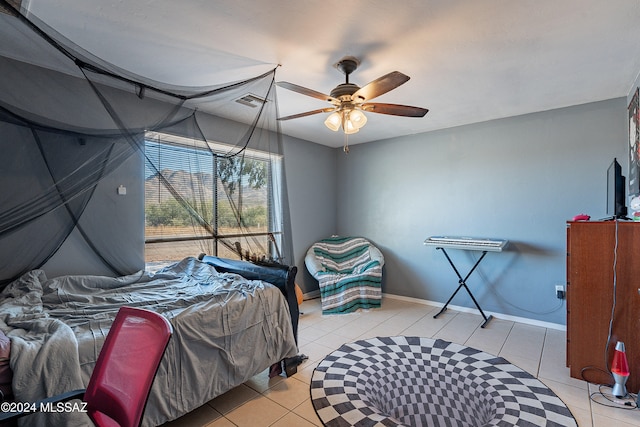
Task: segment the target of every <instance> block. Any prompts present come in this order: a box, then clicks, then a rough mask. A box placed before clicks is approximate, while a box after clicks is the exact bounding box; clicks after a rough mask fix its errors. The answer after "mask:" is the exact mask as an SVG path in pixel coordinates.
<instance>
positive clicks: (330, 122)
mask: <svg viewBox="0 0 640 427" xmlns="http://www.w3.org/2000/svg"><path fill="white" fill-rule="evenodd" d="M324 124H325V126H326V127H328V128H329V129H331V130H332V131H334V132H337V131H338V129H340V125H341V124H342V116H341V114H340V113H339V112H337V111H336V112H334V113H331V114H329V117H327V120H325V121H324Z"/></svg>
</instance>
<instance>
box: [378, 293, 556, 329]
mask: <svg viewBox="0 0 640 427" xmlns="http://www.w3.org/2000/svg"><path fill="white" fill-rule="evenodd" d="M382 296H383V297H387V298H391V299H397V300H401V301H407V302H413V303H416V304H424V305H432V306H435V307H444V303H442V302H437V301H429V300H424V299H420V298H413V297H405V296H402V295H394V294H387V293H383V294H382ZM447 308H451V309H452V310H456V311H461V312H463V313H473V314H478V310H477V309H476V308H471V307H462V306H459V305H452V304H449V305H448V306H447ZM483 311H484V313H485V314H486V315H487V316H489V315H492V316H493V317H495V318H496V319H502V320H509V321H512V322H518V323H524V324H526V325H531V326H540V327H542V328H549V329H556V330H558V331H566V330H567V326H566V325H561V324H559V323H551V322H543V321H541V320H535V319H529V318H526V317H519V316H511V315H509V314H502V313H495V312H491V311H486V310H483Z"/></svg>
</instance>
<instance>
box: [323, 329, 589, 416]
mask: <svg viewBox="0 0 640 427" xmlns="http://www.w3.org/2000/svg"><path fill="white" fill-rule="evenodd" d="M311 400H312V403H313V407H314V408H315V410H316V413H317V414H318V417H320V420H322V422H323V423H324V424H325V425H326V426H332V427H333V426H395V425H410V426H511V425H513V426H516V425H517V426H536V427H538V426H577V423H576V421H575V419H574V418H573V416H572V415H571V412H570V411H569V409H567V407H566V405H565V404H564V403H563V402H562V401H561V400H560V399H559V398H558V397H557V396H556V395H555V394H554V393H553V392H552V391H551V390H549V388H548V387H547V386H545V385H544V384H543V383H542V382H540V381H539V380H537V379H536V378H535V377H533V376H532V375H530V374H528V373H527V372H525V371H523V370H522V369H520V368H518V367H516V366H514V365H512V364H510V363H509V362H507V361H506V360H505V359H503V358H501V357H496V356H493V355H491V354H488V353H484V352H482V351H479V350H476V349H473V348H470V347H465V346H462V345H459V344H454V343H450V342H447V341H442V340H432V339H428V338H420V337H387V338H372V339H368V340H362V341H357V342H354V343H350V344H345V345H343V346H342V347H340V348H339V349H338V350H336V351H334V352H333V353H331V354H329V355H328V356H327V357H326V358H325V359H324V360H323V361H322V362H320V364H319V365H318V367H317V368H316V369H315V371H314V372H313V378H312V380H311Z"/></svg>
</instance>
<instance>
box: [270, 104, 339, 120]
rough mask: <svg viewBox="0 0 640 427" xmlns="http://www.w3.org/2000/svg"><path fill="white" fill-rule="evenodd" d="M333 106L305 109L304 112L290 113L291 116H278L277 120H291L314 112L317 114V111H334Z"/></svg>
mask: <svg viewBox="0 0 640 427" xmlns="http://www.w3.org/2000/svg"><path fill="white" fill-rule="evenodd" d="M335 110H336V109H335V108H331V107H329V108H319V109H317V110H313V111H307V112H305V113H298V114H292V115H291V116H285V117H278V120H291V119H297V118H300V117H307V116H312V115H314V114H319V113H330V112H331V111H335Z"/></svg>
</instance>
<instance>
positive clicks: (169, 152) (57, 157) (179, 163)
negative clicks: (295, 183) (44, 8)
mask: <svg viewBox="0 0 640 427" xmlns="http://www.w3.org/2000/svg"><path fill="white" fill-rule="evenodd" d="M0 11H1V12H2V13H0V147H1V152H2V155H0V180H1V181H0V284H2V283H4V284H6V283H8V282H9V281H11V280H13V279H15V278H16V277H18V276H20V275H21V274H23V273H25V272H27V271H29V270H32V269H35V268H40V267H41V266H43V265H44V264H46V263H47V261H48V260H50V259H51V258H52V257H53V256H54V254H56V252H57V251H58V250H59V248H61V247H62V246H63V244H64V242H65V240H66V239H68V238H69V236H70V235H71V234H72V233H75V234H77V235H79V236H81V238H82V240H83V241H84V242H85V244H86V248H88V249H87V250H90V251H92V252H93V253H94V254H95V256H96V257H97V258H98V259H99V260H100V262H101V263H102V264H104V266H106V268H108V270H109V271H111V272H112V273H113V274H114V275H123V274H130V273H133V272H135V271H137V270H139V269H140V267H141V265H140V264H141V262H140V260H141V259H142V255H141V254H140V253H139V252H142V251H143V247H144V246H143V243H144V238H145V236H144V225H140V227H139V230H140V233H139V234H140V236H138V240H139V241H140V245H138V246H137V247H136V248H133V249H132V248H130V247H126V246H127V245H124V244H123V243H122V241H119V236H120V235H119V234H118V233H114V230H116V229H117V228H118V227H119V224H120V223H121V220H122V218H118V215H113V214H106V213H105V212H104V206H105V201H104V197H102V199H101V202H100V205H95V204H94V203H93V202H94V199H95V194H96V192H97V191H98V189H99V188H100V184H101V182H103V181H104V180H106V179H109V177H113V176H114V175H117V174H118V170H119V168H122V167H124V166H123V165H125V164H128V163H129V162H133V163H134V165H136V166H135V168H137V169H136V170H139V171H140V177H139V178H140V181H144V183H145V184H144V185H145V188H144V191H145V192H146V202H145V200H143V199H145V198H144V197H143V198H141V201H140V213H141V214H142V213H143V212H146V213H147V218H146V226H147V227H148V230H149V229H150V228H149V227H150V226H155V228H153V227H152V228H153V229H154V230H155V232H154V233H155V234H153V236H151V237H150V236H149V235H147V236H146V238H147V247H149V246H153V245H154V244H157V245H162V244H165V243H167V242H169V243H171V242H172V241H175V240H181V241H190V242H192V243H193V244H197V245H198V246H197V247H198V248H199V249H198V250H199V251H201V252H206V253H208V254H219V255H222V256H224V255H229V254H231V255H232V256H236V257H242V256H257V257H260V256H262V257H267V258H269V259H270V260H276V261H280V262H287V261H290V260H291V244H290V238H289V236H288V232H287V230H288V225H287V221H288V213H287V212H286V209H284V210H283V209H282V208H281V207H285V208H286V206H287V201H286V189H285V184H284V168H283V165H282V154H283V153H282V148H281V146H282V141H281V136H280V133H279V128H278V125H277V120H276V116H277V107H276V105H277V102H276V99H275V89H274V87H275V86H274V77H275V70H276V67H273V69H270V70H268V71H267V72H265V73H264V74H262V75H257V76H255V77H253V78H250V79H247V80H244V81H238V82H224V83H222V84H215V83H214V84H212V85H211V86H210V87H197V88H193V87H178V86H175V85H170V84H164V83H160V82H157V81H152V80H150V79H147V78H144V77H143V76H139V75H134V74H132V73H130V72H127V71H125V70H123V69H120V68H118V67H117V66H116V65H113V64H109V63H106V62H105V61H102V60H100V58H97V57H95V56H93V55H91V54H90V53H89V52H86V51H84V50H83V49H81V48H80V47H79V46H78V45H76V44H74V43H72V42H71V41H69V40H66V39H65V38H64V37H62V36H61V35H60V34H58V33H56V32H55V31H53V30H52V29H51V28H49V27H48V26H47V25H46V24H45V23H44V22H42V21H40V20H38V19H37V18H36V17H34V16H32V15H28V16H23V15H21V13H20V11H19V10H18V9H16V8H14V7H13V6H12V5H11V4H10V3H9V2H6V1H5V0H0ZM142 163H144V166H142ZM135 168H134V169H135ZM177 176H180V179H179V180H177V178H176V177H177ZM125 191H126V190H125ZM113 193H114V194H115V193H116V192H115V189H114V191H113ZM248 195H252V197H253V196H255V197H253V198H255V199H260V198H262V199H261V200H262V202H261V204H260V205H261V206H262V207H261V208H260V207H256V206H254V205H252V203H251V200H252V197H249V196H248ZM265 195H266V196H265ZM114 197H116V196H114ZM273 200H281V201H282V203H281V206H280V203H277V204H276V203H273ZM144 203H146V204H144ZM143 204H144V205H143ZM169 210H173V211H172V212H173V213H172V214H170V215H169V214H167V213H166V211H169ZM163 215H164V216H163ZM141 216H142V215H141ZM167 216H169V217H170V218H169V219H167ZM140 222H142V219H140ZM163 230H164V232H163ZM176 236H178V237H176ZM180 236H182V238H180ZM185 236H186V237H185ZM134 240H135V239H134ZM134 246H135V245H134ZM193 250H194V251H195V249H193ZM132 251H133V252H132ZM221 251H222V252H224V253H222V254H220V252H221ZM136 252H138V253H136ZM132 253H133V256H132ZM192 255H194V256H195V255H197V253H193V254H192Z"/></svg>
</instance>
